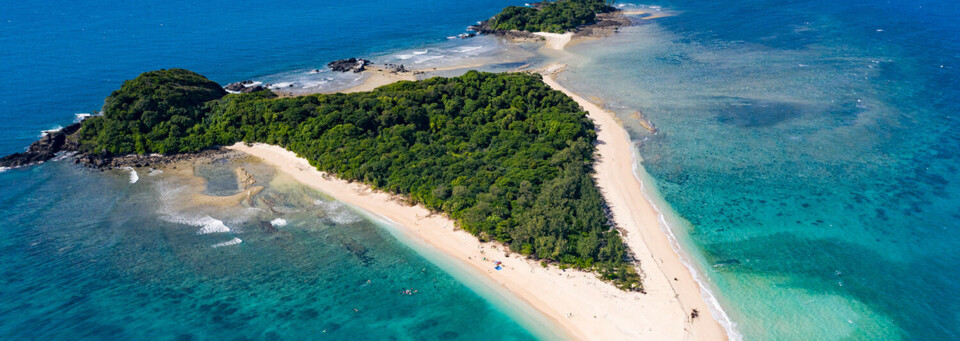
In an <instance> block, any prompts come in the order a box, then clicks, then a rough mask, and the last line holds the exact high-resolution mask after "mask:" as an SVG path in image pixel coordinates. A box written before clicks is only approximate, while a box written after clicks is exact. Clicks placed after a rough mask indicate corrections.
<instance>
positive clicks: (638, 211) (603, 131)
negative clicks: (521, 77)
mask: <svg viewBox="0 0 960 341" xmlns="http://www.w3.org/2000/svg"><path fill="white" fill-rule="evenodd" d="M555 69H559V68H555ZM554 77H555V76H554V75H552V74H549V75H545V76H543V81H544V83H547V85H549V86H550V87H551V88H553V89H555V90H560V91H562V92H563V93H565V94H566V95H567V96H570V98H573V100H574V101H576V102H577V103H578V104H580V106H582V107H583V108H584V110H586V111H587V112H588V113H589V117H590V118H591V119H593V122H594V124H596V126H597V140H598V142H599V143H598V145H597V151H598V154H599V155H600V158H599V160H597V163H596V164H595V166H594V169H595V170H596V172H597V174H596V178H597V184H598V185H599V186H600V190H601V191H602V192H603V195H604V198H606V199H607V203H608V204H609V205H610V207H611V209H612V210H613V216H614V221H615V222H616V224H617V226H618V227H620V228H621V229H623V230H625V231H626V232H627V235H626V238H625V239H626V242H627V245H628V246H629V247H630V249H631V250H632V251H633V253H634V255H635V256H636V257H637V259H638V260H640V268H641V269H643V271H644V274H645V275H646V277H645V278H644V282H643V284H644V288H645V289H646V290H647V292H648V293H650V294H651V295H653V296H657V297H665V296H666V297H675V299H671V300H670V301H671V303H672V305H673V307H671V310H674V311H679V312H680V313H682V314H683V316H684V320H685V324H686V325H685V326H684V328H683V329H684V330H687V331H688V333H689V334H688V335H687V336H692V338H693V339H698V340H719V339H726V337H727V335H726V331H725V330H724V329H723V327H722V326H721V325H720V324H719V323H718V322H717V320H716V319H715V317H714V316H712V315H713V313H712V312H711V311H710V309H709V306H708V305H707V304H706V301H705V300H704V298H703V295H702V293H701V289H700V285H699V284H698V283H697V282H696V281H694V279H693V275H692V274H691V273H690V271H689V270H687V268H686V266H685V265H684V264H683V263H682V262H681V260H680V256H679V255H678V254H677V253H676V252H675V251H674V249H673V246H672V245H671V242H670V240H669V238H668V237H667V235H666V233H665V232H664V231H663V230H661V226H660V221H659V213H658V212H657V211H656V209H655V208H654V207H653V205H652V204H651V203H650V201H649V200H648V199H647V197H646V196H645V195H644V191H643V188H642V187H641V184H640V182H639V181H637V179H636V178H635V177H634V173H633V166H634V161H633V152H634V150H633V149H634V147H633V142H632V141H631V140H630V137H629V136H628V135H627V131H626V130H625V129H623V127H622V126H620V125H619V124H618V123H617V121H616V118H615V117H614V115H613V113H610V112H608V111H606V110H604V109H602V108H600V107H599V106H597V105H596V104H593V103H591V102H590V101H587V100H586V99H584V98H583V97H580V96H579V95H577V94H575V93H573V92H571V91H569V90H567V89H566V88H564V87H562V86H560V84H558V83H557V81H556V79H554ZM693 309H696V310H697V311H698V312H699V313H700V317H699V318H696V319H690V313H691V312H692V310H693ZM665 313H666V312H665ZM671 313H673V312H671Z"/></svg>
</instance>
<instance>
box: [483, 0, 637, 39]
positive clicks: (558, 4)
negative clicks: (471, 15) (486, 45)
mask: <svg viewBox="0 0 960 341" xmlns="http://www.w3.org/2000/svg"><path fill="white" fill-rule="evenodd" d="M619 12H620V11H619V10H618V9H617V8H616V7H613V6H611V2H610V1H606V0H557V1H542V2H537V3H533V4H530V5H529V6H509V7H506V8H504V9H503V11H501V12H500V13H498V14H496V15H494V16H493V17H492V18H490V19H487V20H485V21H481V22H480V23H479V24H477V25H474V26H471V29H472V30H474V31H477V32H479V33H481V34H496V35H501V36H507V37H511V38H525V37H533V35H532V34H534V33H536V34H541V35H542V34H544V33H547V34H564V33H568V32H580V31H587V32H588V33H589V32H590V31H592V30H594V29H599V30H601V31H604V32H603V33H600V35H602V34H605V33H607V32H605V30H609V29H613V28H617V27H620V26H625V25H629V23H630V21H629V20H628V19H626V18H624V17H623V16H622V15H618V14H619Z"/></svg>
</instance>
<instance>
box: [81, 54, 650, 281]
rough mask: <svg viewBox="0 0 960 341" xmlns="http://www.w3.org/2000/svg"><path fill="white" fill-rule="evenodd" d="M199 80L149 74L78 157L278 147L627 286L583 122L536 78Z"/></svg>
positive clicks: (183, 74)
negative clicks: (321, 86)
mask: <svg viewBox="0 0 960 341" xmlns="http://www.w3.org/2000/svg"><path fill="white" fill-rule="evenodd" d="M205 80H206V79H205V78H203V77H202V76H200V75H197V74H195V73H193V72H190V71H187V70H165V71H164V70H161V71H153V72H147V73H144V74H143V75H141V76H139V77H137V79H134V80H131V81H127V82H125V83H124V84H123V86H122V87H121V88H120V89H119V90H117V91H115V92H114V93H113V94H112V95H111V96H110V97H109V98H107V101H106V103H107V105H106V106H105V107H104V112H103V115H102V116H96V117H93V118H90V119H88V120H86V121H84V123H83V126H82V128H81V130H80V148H81V150H84V151H86V152H88V153H114V154H125V153H182V152H193V151H198V150H201V149H204V148H209V147H212V146H217V145H230V144H233V143H236V142H238V141H246V142H263V143H269V144H275V145H280V146H283V147H285V148H287V149H289V150H291V151H293V152H295V153H297V154H298V155H300V156H301V157H304V158H306V159H307V160H309V161H310V163H311V164H312V165H314V166H316V167H317V169H319V170H321V171H325V172H329V173H331V174H335V175H336V176H338V177H340V178H343V179H347V180H355V181H362V182H364V183H366V184H369V185H371V186H373V187H376V188H378V189H381V190H385V191H389V192H392V193H397V194H400V195H403V196H405V197H407V198H409V199H410V200H411V201H412V202H416V203H420V204H423V205H425V206H426V207H428V208H429V209H431V210H434V211H438V212H443V213H446V214H448V215H449V216H450V217H451V218H453V219H454V220H455V221H456V222H457V224H458V225H459V226H460V227H461V228H463V229H464V230H466V231H469V232H470V233H473V234H474V235H476V236H477V237H478V238H480V239H481V240H497V241H500V242H503V243H505V244H507V245H509V247H510V249H511V250H512V251H515V252H518V253H521V254H523V255H526V256H529V257H532V258H535V259H541V260H548V261H554V262H559V263H561V265H562V266H575V267H579V268H584V269H590V270H594V271H597V272H598V273H599V274H600V275H601V277H603V278H604V279H606V280H609V281H611V282H613V283H615V284H616V285H618V286H619V287H621V288H623V289H626V290H640V289H641V283H640V277H639V275H638V274H637V273H636V272H635V270H634V268H633V267H632V266H630V264H629V263H628V253H627V250H626V247H625V245H624V243H623V241H622V240H621V238H620V235H619V232H618V231H617V230H616V229H614V228H612V225H611V222H610V221H609V220H608V217H607V215H606V207H605V204H604V200H603V197H602V196H601V194H600V192H599V190H598V188H597V186H596V183H595V182H594V179H593V177H592V172H593V170H592V164H593V157H594V151H595V147H594V142H595V141H596V134H595V132H594V130H593V129H594V126H593V123H592V121H590V119H589V118H587V117H586V113H585V112H583V111H582V109H581V108H580V106H579V105H578V104H577V103H576V102H574V101H573V100H572V99H570V98H569V97H567V96H566V95H564V94H563V93H561V92H559V91H554V90H551V89H549V88H548V87H547V86H546V85H545V84H544V83H543V82H542V79H541V78H540V76H539V75H532V74H521V73H507V74H493V73H479V72H475V71H471V72H468V73H467V74H465V75H463V76H460V77H455V78H440V77H437V78H431V79H427V80H422V81H416V82H409V81H404V82H399V83H395V84H392V85H387V86H383V87H380V88H378V89H376V90H374V91H371V92H361V93H351V94H318V95H308V96H301V97H295V98H276V96H274V95H273V94H272V93H270V92H269V91H262V92H257V93H251V94H231V95H225V96H223V95H222V94H220V93H219V92H218V91H216V90H215V89H213V88H212V87H211V85H210V83H212V82H210V83H207V82H209V81H205ZM221 91H222V90H221Z"/></svg>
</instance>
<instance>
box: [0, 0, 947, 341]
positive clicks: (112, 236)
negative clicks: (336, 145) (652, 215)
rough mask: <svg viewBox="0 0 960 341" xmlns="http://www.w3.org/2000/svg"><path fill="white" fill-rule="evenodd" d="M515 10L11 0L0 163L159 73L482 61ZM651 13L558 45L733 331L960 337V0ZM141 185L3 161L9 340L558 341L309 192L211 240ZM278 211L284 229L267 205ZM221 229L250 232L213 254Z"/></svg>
mask: <svg viewBox="0 0 960 341" xmlns="http://www.w3.org/2000/svg"><path fill="white" fill-rule="evenodd" d="M520 3H521V2H517V1H487V2H462V1H445V2H424V1H407V0H399V1H360V2H316V3H311V2H279V3H265V2H250V3H244V2H236V1H233V2H226V1H211V2H196V1H192V2H188V1H179V0H174V1H102V2H95V3H88V2H67V1H39V2H19V3H4V4H3V6H2V7H3V10H2V11H0V75H2V76H3V77H2V78H3V79H2V81H0V129H2V131H3V132H4V133H3V134H0V154H7V153H12V152H17V151H21V150H23V149H24V148H25V147H26V146H27V145H28V144H29V143H30V142H32V141H33V140H35V139H36V138H37V137H38V136H39V134H40V131H41V130H44V129H51V128H55V127H57V126H63V125H66V124H69V123H71V122H72V121H73V120H74V114H75V113H85V112H91V111H96V110H99V108H100V106H101V105H102V103H103V99H104V98H105V97H106V96H107V95H109V93H110V92H111V91H112V90H114V89H116V88H118V87H119V85H120V83H121V82H122V81H123V80H125V79H130V78H133V77H135V76H136V75H137V74H139V73H141V72H144V71H148V70H153V69H158V68H172V67H180V68H187V69H191V70H194V71H197V72H199V73H201V74H203V75H206V76H208V77H209V78H211V79H213V80H214V81H217V82H221V83H227V82H233V81H239V80H242V79H250V78H252V79H265V80H271V79H274V78H277V76H276V75H284V74H287V73H289V72H290V71H291V70H309V69H314V68H320V67H322V65H323V64H325V63H326V62H328V61H330V60H333V59H339V58H346V57H353V56H365V55H379V56H385V55H390V56H395V57H391V58H394V59H399V60H407V59H406V58H418V57H416V56H420V57H419V58H426V57H427V56H430V57H431V58H432V57H433V56H434V54H435V53H437V51H444V52H450V51H453V52H456V51H460V52H463V53H467V52H468V51H473V50H474V46H472V45H470V44H473V45H476V44H478V43H476V42H464V43H462V44H467V45H463V46H459V47H457V46H458V45H451V44H461V43H460V42H455V41H451V40H448V39H447V37H449V36H452V35H456V34H458V33H461V32H463V30H464V28H465V27H466V26H467V25H470V24H472V23H474V22H476V21H477V20H481V19H483V18H486V17H489V16H490V15H492V14H494V13H496V12H497V11H499V9H500V8H502V7H504V6H506V5H517V4H520ZM637 5H644V6H658V7H657V8H659V10H661V11H662V12H664V13H666V14H670V15H669V16H665V17H662V18H658V19H654V20H649V21H644V22H643V23H642V24H640V25H637V26H633V27H629V28H625V29H623V30H621V32H620V33H619V34H617V35H616V36H614V37H611V38H608V39H603V40H595V41H588V42H584V43H580V44H576V45H574V46H572V47H570V48H568V51H569V52H570V54H571V56H569V57H568V58H569V59H568V60H567V62H568V63H569V64H570V65H569V68H568V70H569V71H568V72H566V73H564V74H563V75H562V76H561V79H560V80H561V82H563V83H564V84H565V85H567V86H568V87H570V88H571V89H572V90H575V91H577V92H581V93H584V94H586V95H588V96H595V97H596V98H599V99H602V100H603V101H604V104H606V105H607V106H608V107H609V108H611V109H613V110H615V111H616V112H617V113H618V114H619V115H621V118H622V119H623V121H624V123H625V125H626V126H627V127H628V128H629V129H630V130H631V133H632V136H633V137H634V139H635V140H636V141H638V142H640V148H639V150H638V152H639V155H640V156H642V158H643V161H642V165H643V167H644V168H645V169H646V171H647V172H648V173H649V174H650V176H652V178H653V180H654V181H655V182H656V185H657V186H656V187H657V189H659V191H660V193H661V194H662V196H663V197H664V199H665V200H666V201H667V202H668V203H669V204H670V205H671V206H672V208H673V210H674V211H676V212H675V213H676V214H677V215H678V216H679V217H682V219H678V220H680V222H679V223H677V224H675V225H673V226H672V228H673V229H674V232H675V233H676V234H677V235H678V236H679V239H680V242H681V244H683V246H685V247H686V249H687V254H688V256H690V258H692V261H693V262H694V263H696V265H697V267H698V268H699V269H700V270H701V272H702V273H703V275H704V276H705V277H706V278H707V281H706V285H707V286H708V287H709V288H711V289H712V290H713V291H714V292H715V293H716V295H717V297H718V299H719V300H720V303H721V304H722V306H723V308H724V310H725V311H726V312H727V313H728V314H729V315H730V317H731V318H732V320H733V322H734V323H735V324H736V330H737V332H738V333H740V334H742V335H743V336H744V338H745V339H751V340H810V339H816V340H850V339H855V340H876V339H906V340H953V339H958V338H960V299H957V298H956V297H955V296H956V294H957V293H960V253H958V252H957V251H956V250H957V249H958V248H960V174H958V171H960V169H958V168H960V120H958V118H957V114H958V113H960V103H958V102H957V98H960V20H958V19H957V18H958V17H960V3H957V2H955V1H946V0H936V1H918V0H905V1H868V0H852V1H823V0H739V1H709V2H704V1H689V0H670V1H666V0H659V1H650V2H645V3H642V4H637ZM645 8H647V9H650V7H645ZM657 8H655V9H657ZM477 41H478V42H482V40H477ZM421 49H422V50H421ZM492 49H493V50H494V51H495V50H496V48H492ZM480 50H484V49H480ZM400 51H416V52H413V53H407V52H402V53H401V52H400ZM419 51H424V52H422V53H423V54H420V53H421V52H419ZM428 51H429V52H428ZM281 78H282V77H281ZM635 114H640V115H643V116H644V117H645V118H646V119H647V120H649V121H650V122H652V123H653V124H654V125H655V126H656V127H657V128H658V132H657V133H656V134H651V133H649V132H647V131H645V130H644V129H643V128H642V127H641V126H640V125H638V124H637V121H636V120H635V119H633V117H634V115H635ZM211 167H214V168H213V169H216V167H221V168H222V167H228V165H220V166H211ZM248 167H252V168H255V166H252V165H248ZM211 172H212V173H209V174H206V176H208V180H210V179H216V178H217V177H218V176H219V177H223V176H227V177H228V178H229V174H230V170H229V169H226V170H224V169H221V170H219V171H211ZM265 172H266V171H265ZM201 173H202V172H201ZM268 173H269V172H266V173H264V174H260V175H259V176H261V177H263V178H264V179H269V178H270V174H268ZM211 174H213V175H211ZM216 174H220V175H216ZM224 174H226V175H224ZM198 175H201V176H203V175H205V174H198ZM141 178H142V179H141V180H140V181H139V182H138V183H136V184H132V185H138V186H132V185H131V184H130V183H129V181H128V178H127V175H126V174H124V173H121V172H107V173H98V172H92V171H87V170H84V169H81V168H78V167H76V166H73V165H72V164H68V163H64V162H59V163H58V162H51V163H47V164H45V165H42V166H39V167H30V168H25V169H15V170H8V171H4V172H0V216H4V217H6V218H2V219H0V274H2V277H0V338H4V339H23V338H28V339H41V338H57V339H69V338H77V337H88V338H107V337H122V338H153V337H170V338H173V337H182V338H184V339H189V338H199V339H207V338H241V337H246V338H254V339H260V338H274V337H283V338H320V337H321V336H322V337H332V338H337V339H346V338H349V337H350V336H351V335H356V334H358V333H361V332H366V333H373V334H369V335H372V336H371V338H376V339H441V338H451V339H529V338H550V337H549V335H547V336H544V335H546V334H543V332H542V331H538V330H537V325H538V322H537V321H536V320H535V319H534V320H525V319H524V318H523V316H524V313H523V309H522V308H516V307H511V306H510V305H509V304H503V303H502V302H501V301H502V300H498V299H497V295H496V294H495V293H489V292H485V291H484V290H483V289H482V288H480V287H477V286H476V285H470V284H465V283H467V282H469V281H464V280H463V279H462V277H460V276H458V275H456V274H453V275H451V274H450V273H449V270H448V269H447V268H444V267H443V266H438V265H436V264H435V263H437V262H436V261H433V260H431V258H430V257H427V256H421V255H419V254H418V253H416V252H414V250H413V249H411V248H410V247H408V246H405V244H404V243H402V242H398V241H397V240H396V238H395V237H394V236H392V235H391V234H389V233H387V232H384V231H385V230H384V229H383V228H380V227H378V225H377V224H376V223H374V222H371V221H369V220H365V219H364V218H363V217H362V216H359V215H355V214H354V215H353V216H351V215H350V214H348V213H349V212H347V213H344V211H343V208H342V207H339V206H337V205H335V203H329V202H326V201H324V200H323V198H322V195H319V194H316V193H311V192H309V191H307V190H305V189H303V188H302V187H297V186H295V185H280V184H273V183H271V185H270V186H269V188H268V190H267V192H266V193H267V194H270V195H272V196H266V197H267V198H275V200H273V201H270V202H263V203H260V205H261V206H262V207H267V206H270V207H274V206H276V205H281V206H283V207H286V210H280V211H276V212H273V211H271V212H273V213H271V215H256V216H255V218H256V219H254V218H250V219H248V220H243V221H246V222H240V220H237V221H236V222H234V221H233V220H231V219H232V217H233V218H235V217H234V214H239V215H242V214H240V213H236V212H233V213H229V214H228V213H225V212H223V211H210V212H206V213H203V214H206V216H202V217H201V218H204V217H211V219H214V218H216V219H217V220H219V221H222V222H223V223H224V224H226V225H229V226H231V227H232V228H234V229H235V230H237V231H239V232H236V234H235V235H233V234H229V235H222V234H215V235H207V234H197V233H196V232H197V229H198V227H197V226H199V225H202V223H198V221H203V219H200V220H197V219H194V220H189V219H185V218H183V217H185V216H189V215H190V214H193V215H197V214H201V212H181V213H182V214H181V215H179V216H178V217H181V218H177V219H170V217H169V212H167V211H165V210H164V209H163V207H164V206H163V202H164V201H163V200H158V199H157V198H158V193H161V194H162V193H166V191H168V190H169V188H170V187H169V184H167V183H165V182H164V181H166V180H164V175H158V176H157V177H150V176H148V175H145V174H141ZM221 180H222V179H221ZM211 183H217V181H213V182H211ZM224 183H230V181H226V182H224ZM271 193H272V194H271ZM278 203H280V204H278ZM311 203H313V204H311ZM263 205H266V206H263ZM278 212H279V213H278ZM218 214H219V215H218ZM244 214H246V213H244ZM340 214H346V215H348V216H350V217H353V218H349V219H346V220H342V219H340V218H336V217H339V216H340ZM165 217H166V218H165ZM251 217H252V216H251ZM278 217H280V218H283V219H286V221H287V222H288V224H287V225H286V226H285V227H284V228H285V229H286V231H287V232H286V234H284V235H282V236H275V235H270V234H268V233H265V232H263V231H261V230H258V229H257V225H256V224H255V223H253V222H255V221H261V220H267V221H271V220H272V219H275V218H278ZM194 218H196V217H194ZM338 219H339V220H338ZM198 224H199V225H198ZM345 229H346V230H345ZM231 233H233V232H231ZM232 238H238V239H242V243H241V244H238V245H226V246H223V247H216V248H214V247H212V246H213V245H220V243H229V242H231V241H232V240H233V239H232ZM357 250H369V251H366V252H358V251H357ZM398 259H402V260H406V262H405V263H404V264H399V265H398V264H396V263H394V262H396V260H398ZM366 280H371V282H370V283H369V284H366V283H367V282H366ZM365 284H366V285H365ZM397 286H400V287H417V288H429V291H428V293H427V294H423V295H420V296H406V295H396V294H395V292H394V290H395V289H396V288H395V287H397ZM354 308H357V309H358V310H359V311H354V310H353V309H354ZM360 312H363V313H366V314H360V315H355V314H357V313H360ZM478 325H479V326H482V327H483V328H482V329H480V328H478ZM38 326H43V327H38ZM480 330H482V331H483V332H482V333H481V332H479V331H480Z"/></svg>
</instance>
